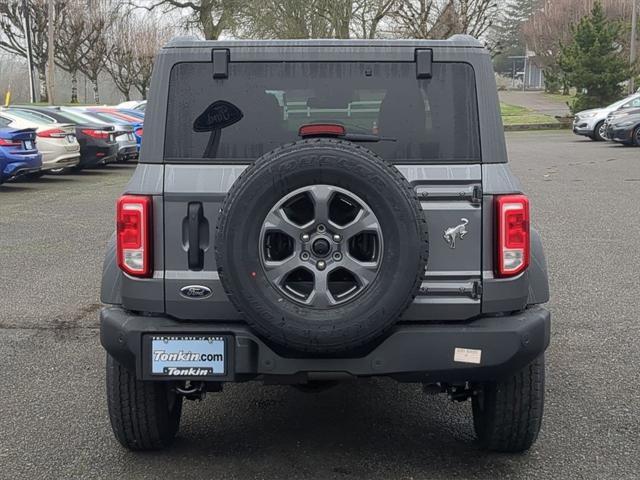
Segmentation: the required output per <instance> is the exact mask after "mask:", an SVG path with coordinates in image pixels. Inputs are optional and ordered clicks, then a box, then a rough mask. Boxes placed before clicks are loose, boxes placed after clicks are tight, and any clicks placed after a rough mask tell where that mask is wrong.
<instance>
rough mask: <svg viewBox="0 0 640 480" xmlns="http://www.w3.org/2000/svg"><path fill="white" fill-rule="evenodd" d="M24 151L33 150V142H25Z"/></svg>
mask: <svg viewBox="0 0 640 480" xmlns="http://www.w3.org/2000/svg"><path fill="white" fill-rule="evenodd" d="M24 149H25V150H33V142H32V141H31V140H26V141H25V142H24Z"/></svg>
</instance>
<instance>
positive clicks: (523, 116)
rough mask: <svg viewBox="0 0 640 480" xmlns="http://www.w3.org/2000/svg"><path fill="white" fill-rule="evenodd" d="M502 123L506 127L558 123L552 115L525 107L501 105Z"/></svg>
mask: <svg viewBox="0 0 640 480" xmlns="http://www.w3.org/2000/svg"><path fill="white" fill-rule="evenodd" d="M500 110H501V111H502V123H503V124H504V125H540V124H542V123H557V120H556V119H555V118H553V117H552V116H550V115H544V114H542V113H536V112H534V111H533V110H529V109H528V108H525V107H520V106H518V105H509V104H507V103H500Z"/></svg>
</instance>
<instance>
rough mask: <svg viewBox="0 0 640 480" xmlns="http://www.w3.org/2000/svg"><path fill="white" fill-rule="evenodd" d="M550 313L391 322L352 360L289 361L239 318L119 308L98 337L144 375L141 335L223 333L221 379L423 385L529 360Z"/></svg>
mask: <svg viewBox="0 0 640 480" xmlns="http://www.w3.org/2000/svg"><path fill="white" fill-rule="evenodd" d="M550 325H551V318H550V314H549V312H548V311H547V310H546V309H544V308H542V307H534V308H530V309H527V310H525V311H523V312H520V313H517V314H515V315H510V316H501V317H483V318H479V319H477V320H475V321H473V322H471V323H466V324H455V325H442V324H440V325H435V324H429V325H411V326H408V325H398V326H397V327H396V328H395V330H394V331H393V332H392V333H391V334H390V335H389V336H388V337H387V338H386V339H385V340H384V341H383V342H382V343H380V344H379V345H378V346H377V347H375V348H374V349H373V350H372V351H371V352H370V353H368V354H367V355H365V356H361V357H357V358H289V357H284V356H281V355H278V354H277V353H276V352H274V351H273V350H272V349H271V348H270V347H269V346H268V345H266V344H265V343H264V342H263V341H262V340H261V339H259V338H258V337H256V336H255V335H254V334H253V333H252V332H251V331H250V330H249V329H248V328H247V327H246V325H244V324H241V323H202V322H198V323H196V322H182V321H177V320H174V319H171V318H168V317H162V316H139V315H135V314H133V313H131V312H128V311H126V310H124V309H122V308H119V307H104V308H103V309H102V311H101V313H100V341H101V343H102V346H103V347H104V348H105V349H106V350H107V351H108V352H109V354H111V355H112V356H113V357H114V358H115V359H116V360H118V362H120V363H121V364H123V365H125V366H126V367H127V368H129V369H130V370H132V371H135V372H136V376H137V377H138V378H142V379H150V375H149V374H148V371H149V370H148V369H149V365H148V362H147V359H143V358H142V353H141V352H142V345H143V341H142V338H143V335H145V334H160V333H167V334H178V333H180V334H220V335H228V336H229V337H228V338H229V342H228V346H227V351H228V353H227V355H228V357H227V358H228V372H229V373H228V375H227V376H226V377H225V378H224V381H232V382H233V381H245V380H251V379H254V378H256V377H263V378H269V377H283V379H284V378H286V377H293V380H299V381H303V382H304V381H305V380H307V379H310V378H316V377H323V376H324V377H328V376H331V374H342V375H344V374H348V375H352V376H357V377H366V376H391V377H394V378H396V379H398V380H401V381H413V382H423V383H434V382H448V383H453V382H456V383H457V382H465V381H470V382H477V381H487V380H495V379H499V378H502V377H504V376H508V375H509V374H512V373H514V372H516V371H518V370H520V369H521V368H523V367H524V366H525V365H527V364H528V363H530V362H531V361H533V360H534V359H535V358H537V357H538V356H539V355H540V354H542V353H543V352H544V351H545V350H546V348H547V346H548V345H549V337H550ZM459 348H465V349H474V350H480V351H481V355H480V360H479V363H464V362H462V361H460V358H457V359H455V358H454V356H455V352H456V349H459Z"/></svg>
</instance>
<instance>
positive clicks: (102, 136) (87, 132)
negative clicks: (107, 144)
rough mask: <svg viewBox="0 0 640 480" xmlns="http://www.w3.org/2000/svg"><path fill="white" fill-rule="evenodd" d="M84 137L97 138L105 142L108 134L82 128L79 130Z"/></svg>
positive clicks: (102, 131)
mask: <svg viewBox="0 0 640 480" xmlns="http://www.w3.org/2000/svg"><path fill="white" fill-rule="evenodd" d="M81 132H82V133H84V134H85V135H89V136H90V137H93V138H99V139H101V140H107V139H108V138H109V132H105V131H104V130H94V129H92V128H83V129H82V130H81Z"/></svg>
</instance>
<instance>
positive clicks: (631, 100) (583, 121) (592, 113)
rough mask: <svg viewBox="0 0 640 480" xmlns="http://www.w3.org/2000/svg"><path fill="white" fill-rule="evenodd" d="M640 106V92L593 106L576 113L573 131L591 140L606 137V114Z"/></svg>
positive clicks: (604, 138) (599, 139)
mask: <svg viewBox="0 0 640 480" xmlns="http://www.w3.org/2000/svg"><path fill="white" fill-rule="evenodd" d="M632 107H640V93H634V94H633V95H629V96H628V97H626V98H623V99H622V100H619V101H617V102H615V103H612V104H611V105H609V106H608V107H604V108H593V109H591V110H583V111H582V112H578V113H576V115H575V117H574V119H573V133H575V134H576V135H582V136H585V137H589V138H590V139H591V140H595V141H602V140H606V139H607V131H606V128H607V127H606V124H605V121H606V119H607V115H609V114H610V113H611V112H615V111H616V110H620V109H623V108H632Z"/></svg>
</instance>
